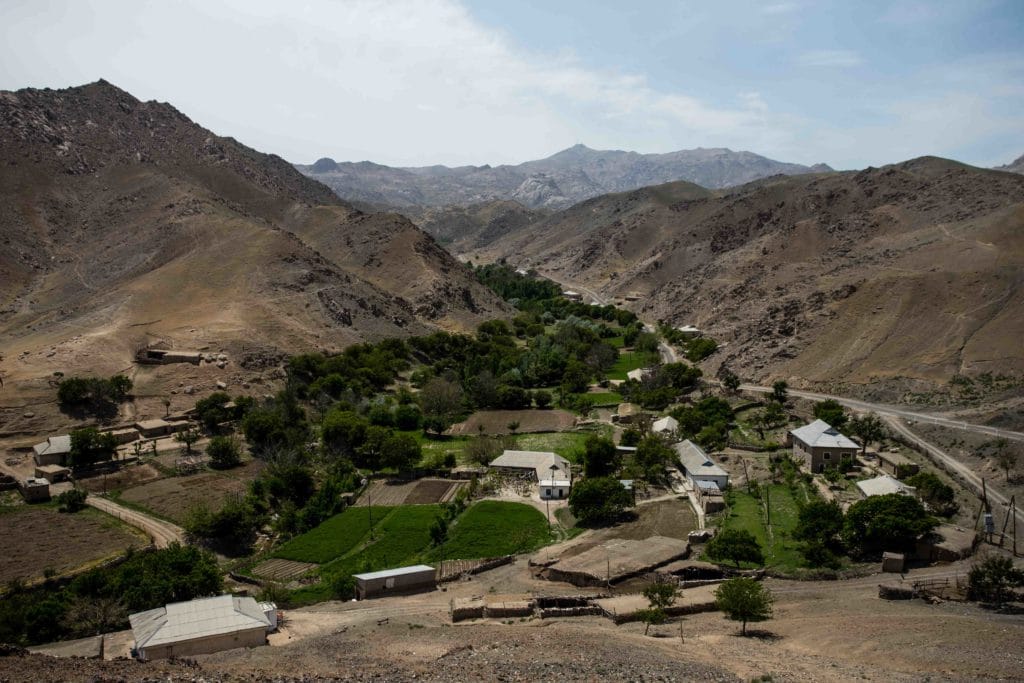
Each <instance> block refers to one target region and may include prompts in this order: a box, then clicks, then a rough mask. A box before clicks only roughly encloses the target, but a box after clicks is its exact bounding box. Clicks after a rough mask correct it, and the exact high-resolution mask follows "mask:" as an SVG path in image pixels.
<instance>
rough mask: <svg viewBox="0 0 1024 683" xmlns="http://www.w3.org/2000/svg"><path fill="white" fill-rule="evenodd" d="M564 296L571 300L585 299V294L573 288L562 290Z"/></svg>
mask: <svg viewBox="0 0 1024 683" xmlns="http://www.w3.org/2000/svg"><path fill="white" fill-rule="evenodd" d="M562 296H564V297H565V298H566V299H568V300H569V301H583V295H582V294H580V293H579V292H574V291H573V290H571V289H567V290H565V291H564V292H562Z"/></svg>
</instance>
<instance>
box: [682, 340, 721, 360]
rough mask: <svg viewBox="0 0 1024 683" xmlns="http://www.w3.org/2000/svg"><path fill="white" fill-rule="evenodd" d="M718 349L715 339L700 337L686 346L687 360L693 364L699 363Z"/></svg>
mask: <svg viewBox="0 0 1024 683" xmlns="http://www.w3.org/2000/svg"><path fill="white" fill-rule="evenodd" d="M717 349H718V344H717V343H716V342H715V340H714V339H709V338H708V337H699V338H697V339H694V340H693V341H691V342H690V343H689V344H687V345H686V359H687V360H688V361H690V362H691V363H699V362H700V361H702V360H704V359H705V358H707V357H708V356H710V355H711V354H713V353H714V352H715V351H716V350H717Z"/></svg>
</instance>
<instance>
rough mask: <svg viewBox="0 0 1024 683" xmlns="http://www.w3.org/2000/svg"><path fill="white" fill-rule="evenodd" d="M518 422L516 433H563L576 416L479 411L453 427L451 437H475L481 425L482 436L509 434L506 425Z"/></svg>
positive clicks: (510, 431)
mask: <svg viewBox="0 0 1024 683" xmlns="http://www.w3.org/2000/svg"><path fill="white" fill-rule="evenodd" d="M512 422H518V423H519V427H517V428H516V432H518V433H520V434H527V433H530V432H564V431H567V430H569V429H572V427H573V425H575V424H576V416H575V415H573V414H572V413H570V412H568V411H565V410H481V411H478V412H475V413H473V414H472V415H471V416H470V417H469V419H468V420H466V421H465V422H460V423H458V424H456V425H453V426H452V428H451V430H450V433H451V434H452V435H453V436H462V435H470V436H475V435H476V434H479V433H481V432H480V426H481V425H482V426H483V428H484V430H483V433H484V434H511V433H512V430H510V429H509V428H508V425H509V424H510V423H512Z"/></svg>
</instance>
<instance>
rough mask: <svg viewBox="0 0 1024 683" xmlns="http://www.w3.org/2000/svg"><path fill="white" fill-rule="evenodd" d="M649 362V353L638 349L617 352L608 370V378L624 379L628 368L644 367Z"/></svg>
mask: <svg viewBox="0 0 1024 683" xmlns="http://www.w3.org/2000/svg"><path fill="white" fill-rule="evenodd" d="M650 364H651V358H650V355H649V354H646V353H640V352H638V351H625V352H622V353H620V354H619V357H618V359H617V360H616V361H615V365H613V366H612V369H611V370H609V371H608V379H621V380H625V379H626V373H628V372H629V371H630V370H637V369H639V368H645V367H647V366H648V365H650Z"/></svg>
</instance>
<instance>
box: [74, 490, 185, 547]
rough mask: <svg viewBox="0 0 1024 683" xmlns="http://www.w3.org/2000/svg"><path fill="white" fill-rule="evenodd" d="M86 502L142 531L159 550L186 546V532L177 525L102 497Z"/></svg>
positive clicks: (93, 496)
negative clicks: (178, 544) (178, 545)
mask: <svg viewBox="0 0 1024 683" xmlns="http://www.w3.org/2000/svg"><path fill="white" fill-rule="evenodd" d="M85 502H86V504H88V505H91V506H92V507H94V508H96V509H97V510H100V511H102V512H105V513H107V514H108V515H111V516H113V517H117V518H118V519H120V520H121V521H123V522H125V523H126V524H130V525H132V526H133V527H136V528H138V529H142V530H143V531H145V532H146V533H147V534H149V536H150V538H152V539H153V545H155V546H156V547H157V548H166V547H167V546H169V545H170V544H171V543H180V544H181V545H185V544H186V542H185V530H184V529H182V528H181V527H179V526H178V525H176V524H171V523H170V522H165V521H163V520H161V519H156V518H154V517H150V516H149V515H147V514H144V513H142V512H139V511H138V510H132V509H131V508H127V507H125V506H123V505H119V504H118V503H115V502H114V501H112V500H110V499H109V498H103V497H101V496H95V495H91V496H89V497H88V498H86V499H85Z"/></svg>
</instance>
